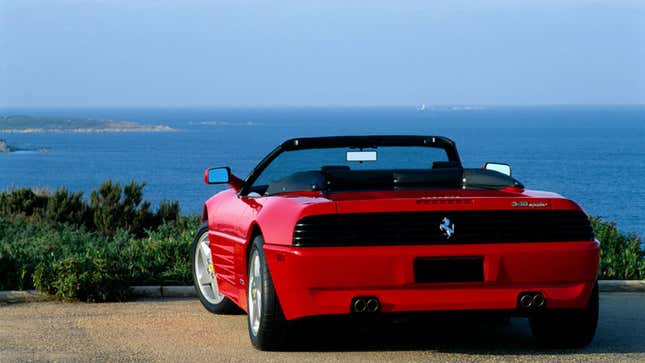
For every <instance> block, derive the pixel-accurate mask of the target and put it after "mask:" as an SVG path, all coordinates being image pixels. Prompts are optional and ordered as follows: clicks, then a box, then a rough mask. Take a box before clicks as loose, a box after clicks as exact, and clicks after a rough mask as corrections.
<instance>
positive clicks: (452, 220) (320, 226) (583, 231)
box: [293, 210, 594, 246]
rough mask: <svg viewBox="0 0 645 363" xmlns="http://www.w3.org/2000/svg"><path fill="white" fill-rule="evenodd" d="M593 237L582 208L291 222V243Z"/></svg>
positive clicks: (368, 215) (329, 216)
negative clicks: (446, 229)
mask: <svg viewBox="0 0 645 363" xmlns="http://www.w3.org/2000/svg"><path fill="white" fill-rule="evenodd" d="M444 218H447V219H448V220H449V222H447V223H446V221H445V220H444ZM442 223H444V224H447V225H448V226H449V227H451V229H454V233H453V234H452V235H451V236H450V237H449V238H448V237H447V233H446V232H445V231H442V230H441V228H440V225H441V224H442ZM593 238H594V235H593V230H592V227H591V224H590V223H589V219H588V218H587V216H586V215H585V214H584V212H582V211H569V210H514V211H513V210H511V211H507V210H504V211H441V212H395V213H392V212H388V213H361V214H326V215H315V216H309V217H305V218H303V219H301V220H300V221H298V223H297V224H296V226H295V229H294V234H293V244H294V245H296V246H373V245H426V244H456V243H457V244H458V243H507V242H558V241H587V240H592V239H593Z"/></svg>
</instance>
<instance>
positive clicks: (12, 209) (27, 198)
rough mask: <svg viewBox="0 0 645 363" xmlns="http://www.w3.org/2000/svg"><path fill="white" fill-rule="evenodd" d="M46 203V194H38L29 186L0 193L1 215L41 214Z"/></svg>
mask: <svg viewBox="0 0 645 363" xmlns="http://www.w3.org/2000/svg"><path fill="white" fill-rule="evenodd" d="M46 205H47V196H43V195H38V194H36V193H34V191H33V190H31V189H29V188H19V189H12V190H10V191H8V192H2V193H0V213H1V214H3V215H16V214H22V215H27V216H31V215H34V214H36V215H42V213H43V210H44V209H45V206H46Z"/></svg>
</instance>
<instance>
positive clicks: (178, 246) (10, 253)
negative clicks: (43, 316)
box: [0, 181, 199, 301]
mask: <svg viewBox="0 0 645 363" xmlns="http://www.w3.org/2000/svg"><path fill="white" fill-rule="evenodd" d="M143 187H144V184H137V183H130V184H128V185H126V186H125V187H123V188H121V187H120V185H119V184H118V183H112V182H110V181H107V182H105V183H103V184H102V185H101V187H100V188H99V189H98V190H97V191H95V192H93V193H92V196H91V198H90V201H89V203H88V202H87V201H86V200H84V199H83V197H82V196H83V195H82V193H80V192H77V193H71V192H69V191H67V190H66V189H64V188H61V189H58V190H56V191H54V192H53V193H35V192H34V191H32V190H30V189H27V188H23V189H14V190H11V191H7V192H3V193H0V290H16V289H19V290H23V289H31V288H34V287H36V288H37V289H39V290H42V291H45V292H48V293H50V294H52V295H55V296H58V297H60V298H62V299H80V300H84V301H109V300H122V299H124V298H126V297H127V296H128V286H130V285H141V284H150V283H158V284H190V283H191V279H192V276H191V272H190V262H189V254H190V244H191V242H192V234H193V233H194V231H195V229H196V228H197V227H198V226H199V219H198V218H197V217H196V216H182V215H181V214H180V208H179V203H177V202H169V201H163V202H162V203H160V206H159V209H158V211H157V212H156V213H154V212H153V211H151V210H150V203H149V202H147V201H143V198H142V196H143Z"/></svg>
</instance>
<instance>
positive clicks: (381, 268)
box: [192, 136, 600, 349]
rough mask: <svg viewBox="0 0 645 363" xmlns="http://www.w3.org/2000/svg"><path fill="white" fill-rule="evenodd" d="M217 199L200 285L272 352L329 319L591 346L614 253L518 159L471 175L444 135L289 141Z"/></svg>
mask: <svg viewBox="0 0 645 363" xmlns="http://www.w3.org/2000/svg"><path fill="white" fill-rule="evenodd" d="M204 178H205V181H206V183H209V184H218V183H228V184H229V185H230V189H227V190H224V191H222V192H220V193H217V194H216V195H214V196H213V197H212V198H210V199H209V200H208V201H207V202H206V203H205V205H204V211H203V216H202V219H203V222H204V223H203V225H202V227H201V228H200V229H199V230H198V231H197V234H196V236H195V240H194V242H193V248H192V253H193V256H192V261H193V274H194V280H195V286H196V289H197V292H198V295H199V298H200V300H201V302H202V303H203V305H204V307H206V309H208V310H209V311H211V312H214V313H226V312H231V311H234V310H236V309H238V307H239V308H241V309H243V310H245V311H247V312H248V325H249V335H250V338H251V342H252V343H253V345H254V346H255V347H257V348H259V349H280V348H281V347H283V346H284V344H286V343H287V337H288V333H289V329H290V327H291V326H292V324H291V321H293V320H294V319H299V318H303V317H310V316H320V315H338V314H347V315H350V314H352V315H357V316H358V315H360V316H362V317H364V318H369V317H376V316H378V314H388V313H397V312H429V311H476V310H477V311H493V312H500V313H505V314H508V315H509V316H527V317H529V318H530V324H531V329H532V332H533V334H534V335H535V337H536V338H537V339H538V341H540V342H543V343H547V344H552V345H559V346H569V347H579V346H584V345H587V344H588V343H589V342H590V341H591V340H592V339H593V336H594V333H595V330H596V323H597V319H598V287H597V282H596V279H597V273H598V260H599V251H600V245H599V243H598V241H597V240H596V239H595V238H594V234H593V230H592V228H591V225H590V223H589V219H588V218H587V215H586V214H585V213H584V211H583V210H582V209H581V208H580V207H579V206H578V205H577V204H576V203H575V202H573V201H571V200H569V199H566V198H564V197H562V196H560V195H558V194H554V193H549V192H541V191H532V190H527V189H525V188H524V186H523V185H522V184H521V183H520V182H519V181H517V180H516V179H514V178H513V177H511V168H510V166H508V165H506V164H499V163H486V164H485V166H484V167H483V168H480V169H468V168H463V167H462V164H461V161H460V159H459V155H458V153H457V149H456V147H455V144H454V142H453V141H451V140H449V139H447V138H445V137H438V136H341V137H316V138H298V139H291V140H287V141H285V142H284V143H283V144H281V145H280V146H278V147H277V148H276V149H275V150H273V151H272V152H271V153H270V154H269V155H267V156H266V157H265V158H264V159H263V160H262V161H261V162H260V163H259V164H258V165H257V167H256V168H255V169H253V171H252V172H251V173H250V175H249V176H248V177H247V178H246V180H242V179H240V178H238V177H236V176H234V175H233V174H232V173H231V171H230V169H229V168H228V167H221V168H212V169H208V170H206V173H205V176H204Z"/></svg>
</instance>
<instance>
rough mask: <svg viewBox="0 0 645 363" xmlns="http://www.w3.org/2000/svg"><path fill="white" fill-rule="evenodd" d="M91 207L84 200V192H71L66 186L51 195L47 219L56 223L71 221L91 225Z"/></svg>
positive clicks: (81, 224)
mask: <svg viewBox="0 0 645 363" xmlns="http://www.w3.org/2000/svg"><path fill="white" fill-rule="evenodd" d="M89 212H90V210H89V208H88V206H87V203H85V202H84V201H83V192H76V193H70V192H69V191H67V189H65V188H60V189H58V190H56V191H55V192H54V193H52V194H51V195H50V196H49V199H48V200H47V207H46V209H45V219H46V220H48V221H51V222H54V223H69V224H74V225H77V226H87V225H89V223H88V222H89V220H88V219H89V218H88V217H89Z"/></svg>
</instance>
